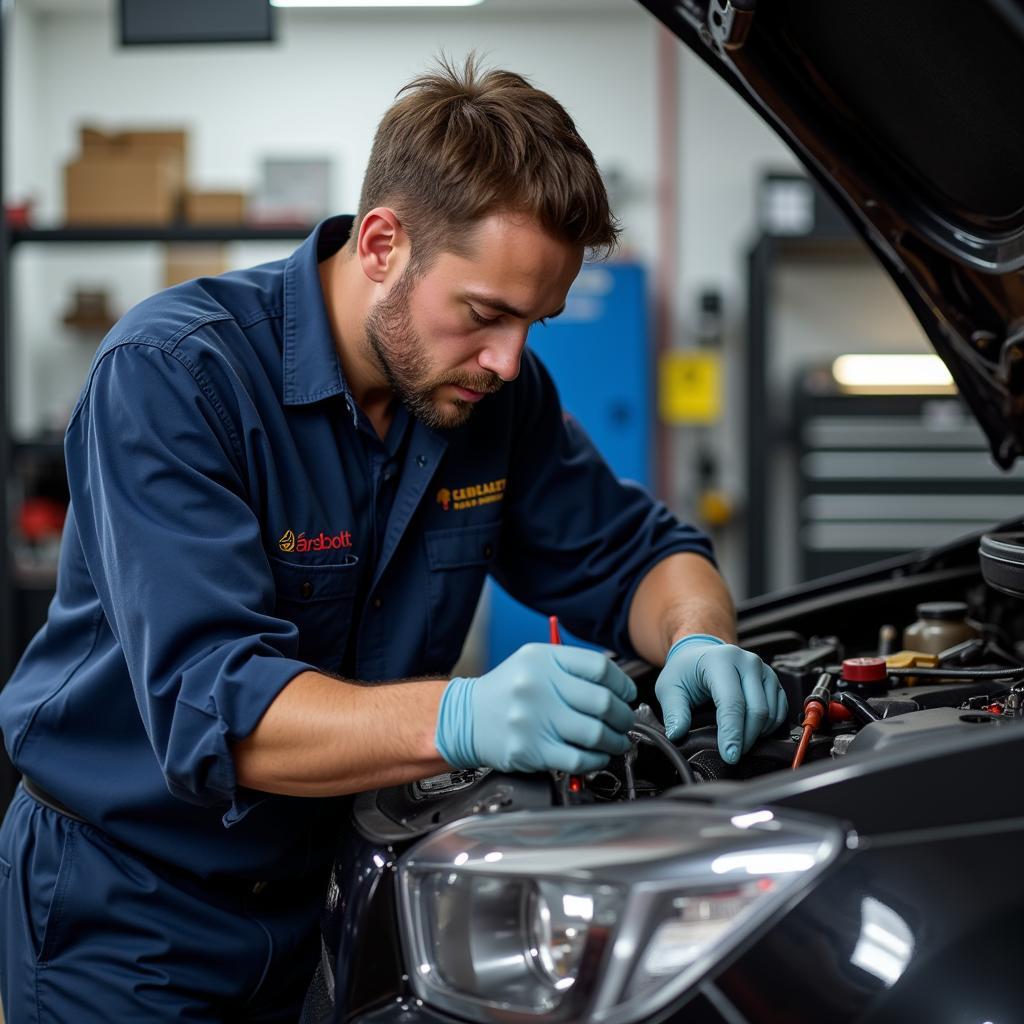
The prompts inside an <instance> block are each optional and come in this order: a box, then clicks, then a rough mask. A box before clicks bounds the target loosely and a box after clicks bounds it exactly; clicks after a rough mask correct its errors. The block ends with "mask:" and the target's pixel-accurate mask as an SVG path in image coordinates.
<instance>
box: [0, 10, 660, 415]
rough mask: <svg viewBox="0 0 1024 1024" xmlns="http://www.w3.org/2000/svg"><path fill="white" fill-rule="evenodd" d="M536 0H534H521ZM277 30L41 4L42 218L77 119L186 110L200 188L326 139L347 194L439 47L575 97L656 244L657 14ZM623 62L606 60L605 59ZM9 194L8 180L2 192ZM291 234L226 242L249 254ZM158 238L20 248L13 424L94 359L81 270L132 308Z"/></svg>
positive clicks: (146, 282)
mask: <svg viewBox="0 0 1024 1024" xmlns="http://www.w3.org/2000/svg"><path fill="white" fill-rule="evenodd" d="M527 6H528V5H527ZM279 14H280V15H281V17H280V19H279V29H280V31H279V38H278V41H277V42H276V43H275V44H273V45H271V46H259V45H257V46H246V45H236V46H218V47H210V48H207V47H200V46H195V47H136V48H121V47H119V46H118V45H117V43H116V40H115V26H114V21H113V14H112V13H111V12H110V11H109V10H108V11H107V12H106V13H105V14H104V13H96V12H95V11H88V12H86V13H75V12H74V10H71V11H67V10H64V11H57V12H54V11H49V12H44V13H42V14H40V15H38V16H37V24H36V26H35V35H36V39H35V53H36V55H37V70H36V74H35V87H34V89H33V90H31V93H27V91H26V90H25V89H24V86H23V85H22V86H21V87H19V88H18V92H17V95H15V96H12V98H11V100H12V104H13V106H14V108H15V109H18V110H25V109H27V107H26V104H29V103H31V104H32V106H33V107H34V113H33V118H32V120H33V123H34V124H35V125H37V126H38V130H37V131H36V133H35V137H34V149H33V160H32V164H31V170H30V171H24V170H23V172H22V174H21V181H22V182H24V181H26V180H27V181H29V182H30V183H31V188H32V191H33V192H34V193H35V195H36V197H37V199H38V204H39V218H38V219H39V221H40V222H45V221H50V222H60V220H61V219H62V216H63V200H62V193H63V186H62V168H63V166H64V164H65V163H66V162H67V161H68V160H69V159H70V158H72V157H73V155H74V154H75V152H76V148H77V133H78V127H79V125H80V124H81V123H82V122H83V121H88V122H93V123H98V124H100V125H101V126H102V125H106V126H109V127H110V128H112V129H116V128H118V127H123V126H132V125H140V126H145V125H159V124H166V125H177V124H184V125H187V126H188V128H189V130H190V147H191V148H190V178H191V184H192V185H193V186H194V187H197V188H243V189H249V188H251V187H253V186H254V185H255V184H256V176H257V172H258V167H259V164H260V161H261V159H262V158H263V157H264V156H266V155H272V154H288V155H327V156H329V157H331V159H332V160H333V161H334V167H335V175H334V183H333V184H334V189H333V202H334V206H335V208H336V209H338V210H339V211H347V210H352V209H354V207H355V205H356V201H357V198H358V193H359V187H360V184H361V179H362V173H363V168H364V166H365V163H366V160H367V157H368V155H369V149H370V144H371V141H372V136H373V131H374V128H375V126H376V124H377V121H378V120H379V118H380V116H381V114H382V113H383V111H384V110H385V109H386V107H387V106H388V105H389V104H390V102H391V100H392V98H393V97H394V94H395V92H396V91H397V90H398V88H399V87H400V86H401V85H402V84H403V83H404V82H406V81H407V80H408V79H409V78H410V77H412V76H413V75H415V74H416V73H417V72H419V71H421V70H423V69H424V68H425V67H427V66H428V65H429V63H430V60H431V57H432V55H434V54H436V53H439V52H440V51H442V50H444V51H447V52H448V53H450V54H452V55H454V56H456V57H459V56H461V55H463V54H465V53H467V52H468V51H469V50H471V49H474V48H475V49H477V50H479V51H482V52H483V53H484V54H485V55H486V57H487V60H488V62H489V63H491V64H494V65H497V66H507V67H510V68H513V69H515V70H517V71H520V72H522V73H524V74H526V75H528V76H529V77H531V78H532V79H533V80H534V81H535V82H536V83H537V84H538V85H540V86H541V87H543V88H546V89H548V90H549V91H551V92H552V93H553V94H554V95H555V96H557V97H558V98H559V99H560V100H561V101H562V102H563V103H564V104H565V105H566V107H567V108H568V109H569V110H570V112H571V113H572V114H573V115H574V117H575V118H576V120H577V123H578V125H579V127H580V130H581V131H582V133H583V135H584V137H585V138H586V139H587V140H588V142H589V144H590V146H591V148H592V149H593V151H594V153H595V155H596V157H597V159H598V161H599V162H600V163H601V164H602V166H603V167H605V168H607V169H609V170H615V171H617V172H619V173H620V174H622V175H623V176H624V178H625V180H626V181H627V183H628V186H629V187H628V196H629V199H628V201H627V202H626V203H625V204H624V205H623V206H622V207H621V208H620V210H619V213H620V215H621V216H622V217H623V219H624V220H625V222H626V224H627V230H626V235H625V249H626V251H627V252H630V251H632V252H634V253H636V254H637V255H639V256H640V257H641V258H644V259H647V260H648V261H649V260H650V258H651V254H652V252H653V251H654V239H655V235H656V224H657V211H656V209H655V194H654V192H655V187H654V182H655V174H656V169H655V167H654V163H653V160H652V159H651V153H652V152H653V150H654V130H655V129H654V90H655V71H654V46H655V30H656V25H655V22H654V20H653V19H652V18H651V17H650V16H649V15H648V14H647V13H646V12H645V11H643V10H642V9H641V8H640V7H639V6H638V5H636V4H635V3H633V2H632V0H621V2H616V0H604V2H603V3H602V5H601V9H600V10H598V11H597V12H592V13H588V16H587V17H586V18H585V19H581V18H579V17H578V16H577V17H573V16H571V14H569V13H563V14H561V15H559V14H557V13H556V14H553V15H551V14H548V15H544V16H543V27H541V24H540V23H539V21H538V18H539V17H540V16H539V15H538V12H537V9H536V7H534V8H533V9H532V11H531V10H529V9H524V11H523V13H522V15H521V16H517V15H516V8H514V7H511V6H510V5H508V4H506V5H504V7H499V8H498V13H496V14H488V13H487V9H486V8H485V7H481V8H471V9H468V10H466V11H461V12H459V11H452V12H443V11H442V12H433V13H432V14H425V13H418V12H412V13H410V12H409V11H395V10H391V11H383V12H378V13H376V14H368V13H365V12H352V11H348V12H341V11H280V12H279ZM608 68H614V74H608V73H606V72H605V69H608ZM9 194H11V193H9ZM290 248H291V245H286V246H283V247H266V246H261V247H252V246H244V247H243V246H235V247H232V252H231V260H232V262H233V263H237V264H239V265H243V264H246V263H252V262H258V261H259V260H261V259H269V258H275V257H276V256H278V255H283V254H284V253H285V252H287V251H289V250H290ZM159 253H160V249H159V247H155V246H138V247H125V246H121V247H113V246H111V247H104V248H103V249H100V248H97V247H95V246H90V247H77V248H76V247H61V248H60V249H59V250H58V249H57V248H56V247H48V248H47V249H46V252H45V253H43V252H42V248H41V247H36V248H35V251H34V252H31V253H30V252H29V251H28V250H27V249H24V250H22V251H20V252H19V253H18V257H17V259H18V262H19V265H18V267H17V268H16V271H15V286H16V287H15V295H16V296H17V298H18V303H17V306H16V310H15V313H16V317H17V321H16V323H17V329H16V332H15V333H16V335H17V337H18V340H19V342H20V347H19V349H18V353H17V355H18V357H19V358H18V360H17V363H16V366H15V380H16V382H17V386H16V388H15V393H14V403H13V412H14V421H15V427H16V429H17V430H18V431H19V432H22V433H33V432H35V431H36V430H38V429H39V427H40V426H42V425H44V423H45V422H46V421H49V420H59V418H60V415H61V410H62V409H63V408H66V405H67V403H68V401H70V400H72V399H73V397H74V394H75V391H76V390H77V387H76V384H75V382H76V381H77V380H79V379H80V377H81V373H82V372H83V370H84V367H85V365H86V364H87V362H88V351H86V349H87V346H82V345H81V344H80V343H76V342H75V341H74V340H71V339H68V338H66V337H65V336H64V335H63V332H62V331H61V329H60V324H59V319H60V315H61V314H62V312H63V309H64V306H65V305H66V301H67V298H68V296H69V295H70V293H71V291H72V288H73V287H74V286H75V285H78V286H83V285H89V284H98V285H102V284H106V285H107V287H108V288H109V289H110V290H111V291H112V292H113V295H114V299H115V304H116V307H117V308H118V309H119V310H121V311H123V310H124V309H125V308H127V307H128V306H130V305H131V304H132V303H134V302H135V301H138V300H139V299H141V298H142V297H144V296H145V295H146V294H149V293H150V292H152V291H155V290H156V289H157V288H159V287H160V285H161V281H160V273H161V265H160V262H159ZM40 389H42V393H41V391H40Z"/></svg>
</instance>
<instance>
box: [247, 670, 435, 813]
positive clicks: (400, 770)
mask: <svg viewBox="0 0 1024 1024" xmlns="http://www.w3.org/2000/svg"><path fill="white" fill-rule="evenodd" d="M447 685H448V680H444V679H442V680H429V681H425V682H405V683H401V684H397V683H396V684H383V685H377V686H358V685H355V684H353V683H347V682H344V681H342V680H339V679H334V678H332V677H331V676H325V675H321V674H320V673H319V672H303V673H302V674H301V675H298V676H296V677H295V678H294V679H293V680H292V681H291V682H290V683H289V684H288V685H287V686H286V687H285V688H284V689H283V690H282V691H281V692H280V693H279V694H278V695H277V697H276V698H275V700H274V702H273V703H272V704H271V705H270V707H269V708H268V709H267V711H266V713H265V714H264V715H263V718H261V719H260V722H259V724H258V725H257V726H256V728H255V729H254V730H253V732H252V733H251V735H249V736H248V737H247V738H246V739H244V740H242V741H240V742H239V743H237V744H235V747H234V758H235V771H236V773H237V777H238V782H239V784H241V785H243V786H248V787H249V788H250V789H258V790H262V791H263V792H267V793H281V794H284V795H287V796H340V795H342V794H345V793H361V792H363V791H365V790H368V789H379V788H380V787H382V786H395V785H399V784H400V783H403V782H411V781H412V780H414V779H422V778H426V777H427V776H429V775H433V774H436V773H437V772H441V771H444V770H445V768H446V767H447V765H446V763H445V761H444V760H443V759H442V758H441V756H440V755H439V754H438V752H437V748H436V747H435V745H434V731H435V728H436V725H437V711H438V706H439V705H440V701H441V694H442V693H443V691H444V688H445V687H446V686H447Z"/></svg>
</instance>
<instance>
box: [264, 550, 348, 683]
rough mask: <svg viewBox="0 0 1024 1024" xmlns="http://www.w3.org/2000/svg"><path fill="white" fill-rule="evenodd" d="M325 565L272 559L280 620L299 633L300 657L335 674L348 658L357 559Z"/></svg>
mask: <svg viewBox="0 0 1024 1024" xmlns="http://www.w3.org/2000/svg"><path fill="white" fill-rule="evenodd" d="M342 558H343V560H342V561H335V562H327V563H321V564H316V563H313V564H306V563H297V562H285V561H284V560H283V559H280V558H275V557H274V556H273V555H271V556H270V566H271V569H272V570H273V573H274V583H275V586H276V588H277V614H278V616H279V617H280V618H282V619H287V620H288V621H289V622H293V623H295V625H296V626H297V627H298V630H299V649H298V652H297V655H296V656H297V657H298V659H299V660H300V661H305V662H308V663H309V664H310V665H313V666H315V667H316V668H323V669H328V670H331V671H336V670H337V669H338V668H339V666H340V665H341V663H342V660H343V659H344V657H345V646H346V644H347V643H348V640H349V633H350V629H351V625H352V607H353V604H354V602H355V596H356V591H357V589H358V584H359V558H358V557H357V556H356V555H345V556H342Z"/></svg>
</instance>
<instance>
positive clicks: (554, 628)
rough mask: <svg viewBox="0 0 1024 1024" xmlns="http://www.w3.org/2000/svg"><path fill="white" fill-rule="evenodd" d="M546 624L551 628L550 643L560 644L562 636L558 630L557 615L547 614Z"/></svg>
mask: <svg viewBox="0 0 1024 1024" xmlns="http://www.w3.org/2000/svg"><path fill="white" fill-rule="evenodd" d="M548 626H549V627H550V629H551V643H553V644H560V643H561V642H562V637H561V635H560V634H559V632H558V616H557V615H549V616H548Z"/></svg>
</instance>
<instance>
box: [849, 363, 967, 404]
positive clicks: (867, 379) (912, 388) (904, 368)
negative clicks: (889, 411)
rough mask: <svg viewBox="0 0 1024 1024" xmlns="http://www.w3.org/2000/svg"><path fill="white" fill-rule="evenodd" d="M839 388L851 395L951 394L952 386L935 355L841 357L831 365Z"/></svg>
mask: <svg viewBox="0 0 1024 1024" xmlns="http://www.w3.org/2000/svg"><path fill="white" fill-rule="evenodd" d="M832 377H833V378H834V380H835V382H836V383H837V384H838V385H839V387H840V388H841V389H842V390H843V391H846V392H848V393H855V394H875V395H877V394H953V393H955V392H956V385H955V384H954V383H953V378H952V377H951V376H950V373H949V370H948V369H947V368H946V365H945V364H944V363H943V362H942V360H941V359H940V358H939V357H938V356H937V355H931V354H928V355H896V354H878V355H860V354H856V355H853V354H851V355H843V356H839V357H838V358H837V359H836V360H835V362H833V363H832Z"/></svg>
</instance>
